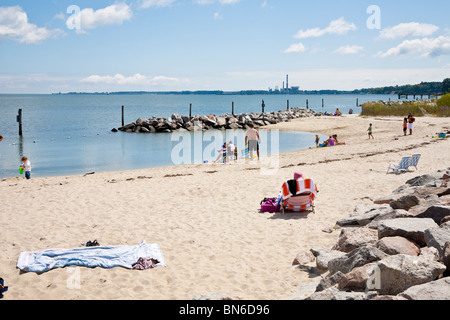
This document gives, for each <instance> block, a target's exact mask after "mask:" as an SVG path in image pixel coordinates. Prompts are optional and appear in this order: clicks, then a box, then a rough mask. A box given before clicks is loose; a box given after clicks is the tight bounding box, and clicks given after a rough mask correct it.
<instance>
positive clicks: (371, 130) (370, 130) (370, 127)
mask: <svg viewBox="0 0 450 320" xmlns="http://www.w3.org/2000/svg"><path fill="white" fill-rule="evenodd" d="M367 131H368V132H369V140H370V137H372V139H375V138H374V137H373V134H372V133H373V128H372V124H370V126H369V129H367Z"/></svg>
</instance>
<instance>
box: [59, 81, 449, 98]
mask: <svg viewBox="0 0 450 320" xmlns="http://www.w3.org/2000/svg"><path fill="white" fill-rule="evenodd" d="M447 80H448V79H446V80H444V81H447ZM443 91H446V89H443V82H421V83H420V84H413V85H410V84H408V85H403V86H388V87H380V88H365V89H355V90H351V91H342V90H289V91H288V90H283V91H282V90H274V91H268V90H241V91H221V90H211V91H208V90H199V91H122V92H111V93H108V92H95V93H85V92H69V93H67V94H111V95H113V94H114V95H126V94H180V95H190V94H192V95H194V94H196V95H201V94H205V95H206V94H208V95H265V94H318V95H325V94H399V93H404V94H423V95H426V94H436V93H442V92H443Z"/></svg>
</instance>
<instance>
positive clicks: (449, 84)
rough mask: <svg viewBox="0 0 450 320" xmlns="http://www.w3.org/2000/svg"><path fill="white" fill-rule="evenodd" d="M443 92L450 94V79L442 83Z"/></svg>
mask: <svg viewBox="0 0 450 320" xmlns="http://www.w3.org/2000/svg"><path fill="white" fill-rule="evenodd" d="M442 92H443V93H450V78H447V79H445V80H444V81H443V82H442Z"/></svg>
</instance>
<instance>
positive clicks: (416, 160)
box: [409, 154, 420, 170]
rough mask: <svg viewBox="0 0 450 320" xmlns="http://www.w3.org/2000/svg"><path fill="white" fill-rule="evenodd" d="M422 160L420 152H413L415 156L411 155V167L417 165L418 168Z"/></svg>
mask: <svg viewBox="0 0 450 320" xmlns="http://www.w3.org/2000/svg"><path fill="white" fill-rule="evenodd" d="M419 160H420V154H413V156H412V157H411V163H410V164H409V166H410V167H415V168H416V170H417V164H418V163H419Z"/></svg>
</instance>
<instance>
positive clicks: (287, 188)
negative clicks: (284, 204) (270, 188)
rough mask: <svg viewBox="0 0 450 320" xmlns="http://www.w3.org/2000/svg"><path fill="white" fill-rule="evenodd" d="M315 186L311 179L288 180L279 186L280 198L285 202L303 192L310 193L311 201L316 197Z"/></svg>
mask: <svg viewBox="0 0 450 320" xmlns="http://www.w3.org/2000/svg"><path fill="white" fill-rule="evenodd" d="M317 191H318V189H317V185H316V184H315V182H314V180H313V179H298V180H288V181H286V182H285V183H283V185H282V186H281V197H282V199H283V200H286V199H288V198H290V197H293V196H296V195H299V194H301V193H305V192H311V194H312V200H314V199H315V197H316V195H317Z"/></svg>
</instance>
